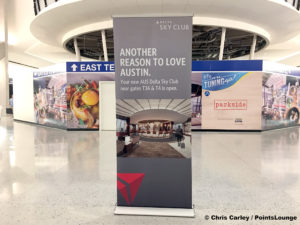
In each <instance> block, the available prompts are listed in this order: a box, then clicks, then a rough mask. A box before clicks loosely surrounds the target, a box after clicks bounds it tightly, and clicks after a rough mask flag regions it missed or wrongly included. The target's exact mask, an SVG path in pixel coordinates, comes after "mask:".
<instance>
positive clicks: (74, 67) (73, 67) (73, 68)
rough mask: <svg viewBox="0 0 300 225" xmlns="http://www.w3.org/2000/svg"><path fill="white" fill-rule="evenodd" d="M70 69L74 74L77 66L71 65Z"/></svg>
mask: <svg viewBox="0 0 300 225" xmlns="http://www.w3.org/2000/svg"><path fill="white" fill-rule="evenodd" d="M71 68H72V70H73V72H75V71H76V69H77V66H76V65H75V64H73V65H72V66H71Z"/></svg>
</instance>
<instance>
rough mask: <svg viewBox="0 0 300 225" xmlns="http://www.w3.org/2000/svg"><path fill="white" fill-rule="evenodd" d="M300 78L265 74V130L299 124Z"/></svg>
mask: <svg viewBox="0 0 300 225" xmlns="http://www.w3.org/2000/svg"><path fill="white" fill-rule="evenodd" d="M299 81H300V78H299V77H296V76H287V75H285V74H276V73H264V74H263V82H262V88H263V90H262V91H263V93H262V99H263V106H262V127H263V129H269V128H276V127H286V126H293V125H298V124H299V113H300V87H299Z"/></svg>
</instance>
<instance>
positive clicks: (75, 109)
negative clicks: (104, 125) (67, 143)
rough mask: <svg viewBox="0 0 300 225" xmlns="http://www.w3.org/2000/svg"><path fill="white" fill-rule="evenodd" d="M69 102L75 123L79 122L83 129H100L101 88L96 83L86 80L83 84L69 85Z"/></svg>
mask: <svg viewBox="0 0 300 225" xmlns="http://www.w3.org/2000/svg"><path fill="white" fill-rule="evenodd" d="M67 101H68V105H69V108H70V110H71V112H72V115H71V116H73V123H74V122H75V123H76V122H77V124H78V125H79V127H83V128H90V129H98V128H99V88H98V84H97V83H96V82H95V81H88V80H84V81H83V82H82V83H77V84H69V85H68V88H67ZM72 127H74V124H73V126H72Z"/></svg>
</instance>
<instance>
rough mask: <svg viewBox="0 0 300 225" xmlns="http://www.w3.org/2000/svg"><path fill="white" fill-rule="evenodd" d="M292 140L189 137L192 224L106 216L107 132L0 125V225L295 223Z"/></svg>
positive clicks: (298, 198) (262, 135) (283, 133)
mask: <svg viewBox="0 0 300 225" xmlns="http://www.w3.org/2000/svg"><path fill="white" fill-rule="evenodd" d="M299 132H300V128H299V127H293V128H286V129H279V130H272V131H265V132H193V133H192V139H193V149H192V154H193V204H194V207H195V211H196V217H195V218H193V219H191V218H174V217H173V218H172V217H151V216H144V217H141V216H114V215H113V211H114V208H115V203H116V191H117V188H116V176H115V174H116V157H115V140H116V138H115V132H114V131H104V132H100V133H99V132H97V131H88V132H87V131H68V132H67V131H63V130H60V129H54V128H48V127H43V126H36V125H32V124H29V123H23V122H15V121H13V119H12V118H9V117H3V118H1V121H0V214H1V222H0V223H1V224H3V225H4V224H5V225H12V224H13V225H18V224H24V221H26V223H27V224H30V225H39V224H43V225H53V224H81V225H96V224H105V225H107V224H137V225H141V224H178V225H179V224H180V225H181V224H184V223H186V224H187V223H188V224H221V223H222V224H239V225H240V224H252V223H251V222H249V221H248V222H245V221H236V222H234V221H230V220H228V221H224V220H220V221H218V220H215V221H211V220H205V219H204V218H205V215H209V216H211V215H218V216H222V215H227V216H229V215H236V216H239V215H250V216H251V215H254V214H258V215H278V216H279V215H282V216H295V215H299V213H300V192H299V189H300V140H299ZM174 188H176V187H174ZM297 223H298V221H294V223H293V224H297ZM255 224H272V225H273V224H282V221H281V222H280V221H278V222H276V221H259V222H256V223H255ZM286 224H290V223H289V222H287V223H286ZM291 224H292V223H291Z"/></svg>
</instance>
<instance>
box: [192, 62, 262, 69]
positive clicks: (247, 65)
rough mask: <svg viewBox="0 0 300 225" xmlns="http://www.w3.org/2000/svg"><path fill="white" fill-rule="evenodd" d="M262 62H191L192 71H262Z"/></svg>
mask: <svg viewBox="0 0 300 225" xmlns="http://www.w3.org/2000/svg"><path fill="white" fill-rule="evenodd" d="M262 69H263V61H262V60H225V61H193V63H192V70H193V71H262Z"/></svg>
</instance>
